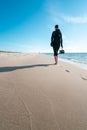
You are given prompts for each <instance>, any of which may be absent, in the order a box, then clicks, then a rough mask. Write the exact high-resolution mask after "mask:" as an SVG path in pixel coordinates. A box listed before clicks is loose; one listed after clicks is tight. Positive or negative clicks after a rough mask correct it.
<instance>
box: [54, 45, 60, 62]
mask: <svg viewBox="0 0 87 130" xmlns="http://www.w3.org/2000/svg"><path fill="white" fill-rule="evenodd" d="M58 50H59V46H57V47H53V51H54V60H55V64H57V63H58Z"/></svg>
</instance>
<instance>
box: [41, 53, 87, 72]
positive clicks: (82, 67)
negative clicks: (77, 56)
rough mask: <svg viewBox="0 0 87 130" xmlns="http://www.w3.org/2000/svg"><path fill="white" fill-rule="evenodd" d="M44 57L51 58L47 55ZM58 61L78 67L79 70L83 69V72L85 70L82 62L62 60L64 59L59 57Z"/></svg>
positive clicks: (86, 68) (85, 67)
mask: <svg viewBox="0 0 87 130" xmlns="http://www.w3.org/2000/svg"><path fill="white" fill-rule="evenodd" d="M43 54H45V53H43ZM45 55H48V56H51V57H53V56H52V55H49V54H47V53H46V54H45ZM59 61H62V62H65V63H68V64H71V65H74V66H76V67H79V68H81V69H84V70H87V64H86V63H84V62H81V61H76V60H68V59H64V58H61V57H59Z"/></svg>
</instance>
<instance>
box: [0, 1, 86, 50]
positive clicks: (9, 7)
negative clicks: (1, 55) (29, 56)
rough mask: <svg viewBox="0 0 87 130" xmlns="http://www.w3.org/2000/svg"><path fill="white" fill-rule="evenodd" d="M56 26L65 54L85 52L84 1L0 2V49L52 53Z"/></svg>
mask: <svg viewBox="0 0 87 130" xmlns="http://www.w3.org/2000/svg"><path fill="white" fill-rule="evenodd" d="M55 24H58V25H59V28H60V30H61V32H62V35H63V44H64V49H65V51H66V52H87V0H0V50H11V51H23V52H52V48H51V47H50V37H51V34H52V31H53V30H54V25H55Z"/></svg>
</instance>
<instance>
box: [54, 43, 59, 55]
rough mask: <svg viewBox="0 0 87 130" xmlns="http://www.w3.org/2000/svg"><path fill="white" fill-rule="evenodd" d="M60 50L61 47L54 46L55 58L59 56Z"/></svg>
mask: <svg viewBox="0 0 87 130" xmlns="http://www.w3.org/2000/svg"><path fill="white" fill-rule="evenodd" d="M59 48H60V45H54V46H53V52H54V56H58V50H59Z"/></svg>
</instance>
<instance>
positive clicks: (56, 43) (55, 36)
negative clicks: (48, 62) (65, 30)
mask: <svg viewBox="0 0 87 130" xmlns="http://www.w3.org/2000/svg"><path fill="white" fill-rule="evenodd" d="M62 41H63V40H62V33H61V31H60V29H59V27H58V25H55V31H53V32H52V36H51V46H52V47H53V51H54V60H55V65H56V64H57V63H58V50H59V48H60V46H61V47H62V48H63V43H62Z"/></svg>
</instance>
